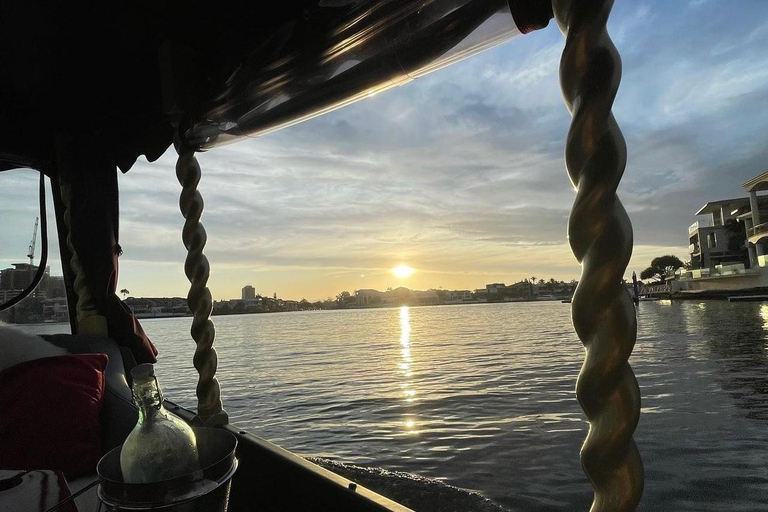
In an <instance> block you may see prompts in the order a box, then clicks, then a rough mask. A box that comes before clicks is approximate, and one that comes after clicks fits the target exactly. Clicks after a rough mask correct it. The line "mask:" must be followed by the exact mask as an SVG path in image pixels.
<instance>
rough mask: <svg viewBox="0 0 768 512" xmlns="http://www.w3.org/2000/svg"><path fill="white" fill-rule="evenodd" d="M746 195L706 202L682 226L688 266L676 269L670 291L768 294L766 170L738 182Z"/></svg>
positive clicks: (767, 184) (767, 198)
mask: <svg viewBox="0 0 768 512" xmlns="http://www.w3.org/2000/svg"><path fill="white" fill-rule="evenodd" d="M742 186H743V187H744V189H745V190H746V191H747V192H748V194H749V196H748V197H740V198H735V199H724V200H719V201H710V202H708V203H707V204H705V205H704V206H703V207H702V208H701V209H700V210H699V211H698V212H696V215H697V216H700V217H703V218H702V219H700V220H698V221H697V222H694V223H693V224H692V225H691V226H690V227H689V228H688V244H689V245H688V252H689V254H690V255H691V264H690V268H688V269H681V270H679V271H678V273H677V275H676V277H675V279H674V280H673V281H672V282H671V283H670V285H671V286H670V291H672V292H681V293H686V292H691V293H732V292H741V291H760V292H761V293H762V292H763V291H768V222H763V220H766V221H768V195H764V196H760V195H758V192H761V191H763V190H768V172H765V173H763V174H760V175H758V176H755V177H754V178H751V179H749V180H747V181H746V182H744V183H743V184H742Z"/></svg>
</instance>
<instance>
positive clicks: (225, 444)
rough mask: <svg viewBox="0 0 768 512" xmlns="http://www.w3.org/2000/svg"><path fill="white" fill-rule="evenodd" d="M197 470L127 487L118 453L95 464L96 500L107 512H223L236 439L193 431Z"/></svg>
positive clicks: (204, 430) (234, 462)
mask: <svg viewBox="0 0 768 512" xmlns="http://www.w3.org/2000/svg"><path fill="white" fill-rule="evenodd" d="M193 430H194V432H195V436H196V437H197V452H198V457H199V461H200V468H201V469H200V470H198V471H195V472H194V473H190V474H187V475H184V476H180V477H178V478H173V479H171V480H163V481H160V482H152V483H147V484H127V483H125V482H123V474H122V472H121V471H120V450H121V448H122V446H118V447H117V448H115V449H113V450H110V451H109V452H107V454H106V455H104V456H103V457H102V458H101V460H100V461H99V464H98V466H97V467H96V471H97V472H98V474H99V480H100V482H99V489H98V496H99V500H100V501H101V504H102V508H101V509H100V510H104V508H103V506H104V505H105V506H106V510H109V511H136V510H163V511H164V512H226V510H227V506H228V505H229V489H230V486H231V483H232V475H234V473H235V471H236V470H237V458H236V457H235V449H236V448H237V438H236V437H235V436H234V435H232V434H230V433H229V432H227V431H225V430H222V429H217V428H202V427H199V428H195V429H193Z"/></svg>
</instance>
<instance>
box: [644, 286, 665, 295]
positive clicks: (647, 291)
mask: <svg viewBox="0 0 768 512" xmlns="http://www.w3.org/2000/svg"><path fill="white" fill-rule="evenodd" d="M671 292H672V285H669V284H656V285H650V286H647V285H643V286H642V288H640V295H659V294H662V293H671Z"/></svg>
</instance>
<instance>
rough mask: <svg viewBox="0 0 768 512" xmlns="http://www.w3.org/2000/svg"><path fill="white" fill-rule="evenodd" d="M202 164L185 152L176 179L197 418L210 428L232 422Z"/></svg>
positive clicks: (189, 151) (180, 153)
mask: <svg viewBox="0 0 768 512" xmlns="http://www.w3.org/2000/svg"><path fill="white" fill-rule="evenodd" d="M200 176H201V173H200V165H199V164H198V162H197V158H195V153H194V151H193V150H191V149H181V150H180V151H179V159H178V161H177V163H176V177H177V178H178V180H179V183H180V184H181V187H182V190H181V196H180V198H179V208H180V209H181V213H182V215H183V216H184V219H185V222H184V228H183V231H182V235H181V238H182V241H183V242H184V247H186V249H187V258H186V260H185V261H184V273H185V274H186V275H187V279H189V282H190V288H189V294H188V295H187V303H188V304H189V308H190V309H191V310H192V313H193V315H194V316H193V319H192V329H191V334H192V339H194V340H195V344H196V348H195V355H194V359H193V362H194V365H195V368H196V369H197V373H198V374H199V376H200V377H199V380H198V383H197V415H198V418H199V419H200V420H202V422H203V423H205V424H207V425H221V424H226V423H227V422H228V417H227V413H226V412H225V411H224V409H223V407H222V403H221V389H220V388H219V381H218V380H217V379H216V367H217V364H218V358H217V355H216V350H215V349H214V348H213V340H214V338H215V336H216V329H215V327H214V325H213V322H212V321H211V311H212V309H213V302H212V299H211V292H210V290H209V289H208V286H207V285H208V277H209V275H210V265H209V264H208V258H206V257H205V255H204V254H203V249H204V248H205V243H206V241H207V239H208V236H207V235H206V232H205V228H204V227H203V225H202V223H201V222H200V217H201V216H202V214H203V205H204V203H203V197H202V196H201V195H200V192H199V191H198V190H197V185H198V183H199V182H200Z"/></svg>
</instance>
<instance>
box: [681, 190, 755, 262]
mask: <svg viewBox="0 0 768 512" xmlns="http://www.w3.org/2000/svg"><path fill="white" fill-rule="evenodd" d="M749 210H750V206H749V198H747V197H739V198H736V199H724V200H721V201H710V202H708V203H707V204H705V205H704V206H702V207H701V209H699V211H698V212H696V216H697V217H703V218H702V219H700V220H697V221H696V222H694V223H693V224H691V225H690V227H689V228H688V253H689V254H690V255H691V269H693V270H700V269H709V270H712V269H714V268H716V267H717V266H718V265H731V264H745V265H746V264H748V263H749V261H748V253H747V249H746V247H745V246H744V241H745V239H744V233H745V231H744V225H743V222H742V220H741V218H740V217H741V216H742V215H744V214H745V213H747V212H749Z"/></svg>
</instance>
